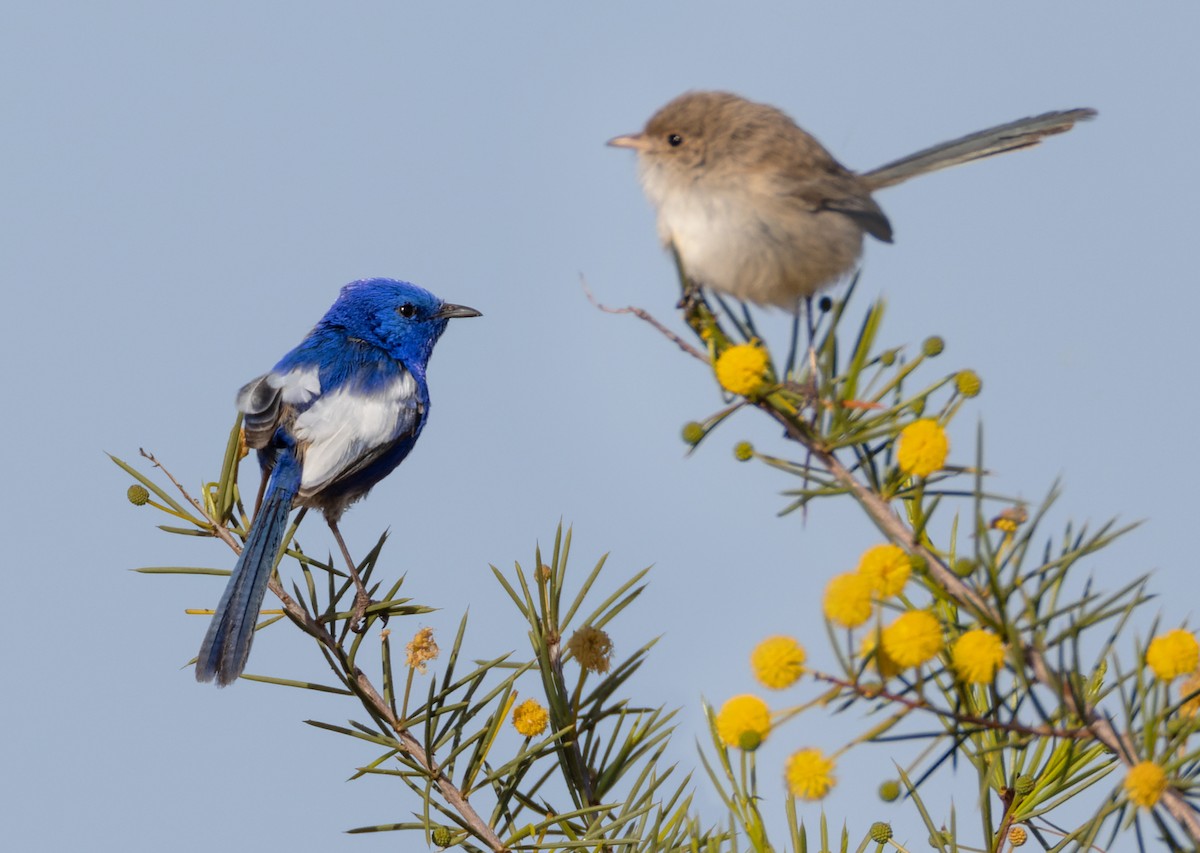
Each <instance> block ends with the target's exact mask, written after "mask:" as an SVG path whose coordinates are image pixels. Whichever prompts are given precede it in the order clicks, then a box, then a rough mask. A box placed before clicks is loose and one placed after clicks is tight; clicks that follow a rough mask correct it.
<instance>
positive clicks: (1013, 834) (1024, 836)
mask: <svg viewBox="0 0 1200 853" xmlns="http://www.w3.org/2000/svg"><path fill="white" fill-rule="evenodd" d="M1028 840H1029V833H1028V832H1027V831H1026V830H1025V827H1023V826H1014V827H1013V828H1012V829H1010V830H1009V831H1008V843H1009V844H1011V845H1012V846H1013V847H1024V846H1025V842H1026V841H1028Z"/></svg>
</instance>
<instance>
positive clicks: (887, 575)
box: [858, 544, 912, 598]
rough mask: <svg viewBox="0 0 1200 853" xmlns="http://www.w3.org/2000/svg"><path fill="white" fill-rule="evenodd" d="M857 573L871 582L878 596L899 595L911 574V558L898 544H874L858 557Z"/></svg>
mask: <svg viewBox="0 0 1200 853" xmlns="http://www.w3.org/2000/svg"><path fill="white" fill-rule="evenodd" d="M858 573H859V574H860V575H863V576H864V577H865V578H867V579H868V580H869V581H870V582H871V588H872V589H874V590H875V594H876V595H878V596H879V597H880V598H891V597H892V596H893V595H899V594H900V591H901V590H902V589H904V585H905V584H906V583H908V576H909V575H911V574H912V560H910V559H909V557H908V554H907V553H905V551H904V549H903V548H901V547H900V546H899V545H891V544H887V545H876V546H875V547H874V548H868V549H867V550H866V551H864V552H863V555H862V556H861V557H859V559H858Z"/></svg>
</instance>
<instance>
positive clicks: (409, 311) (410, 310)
mask: <svg viewBox="0 0 1200 853" xmlns="http://www.w3.org/2000/svg"><path fill="white" fill-rule="evenodd" d="M396 313H397V314H399V315H400V316H401V317H404V318H405V319H408V318H409V317H412V316H413V315H414V314H416V313H417V309H416V308H414V307H413V304H412V303H411V302H405V303H404V304H403V305H401V306H400V307H399V308H397V309H396Z"/></svg>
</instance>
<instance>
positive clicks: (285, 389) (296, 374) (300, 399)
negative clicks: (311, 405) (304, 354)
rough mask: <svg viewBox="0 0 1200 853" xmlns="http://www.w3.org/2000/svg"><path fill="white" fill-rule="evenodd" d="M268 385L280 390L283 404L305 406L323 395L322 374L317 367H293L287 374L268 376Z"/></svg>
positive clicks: (271, 374) (270, 374)
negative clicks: (314, 398)
mask: <svg viewBox="0 0 1200 853" xmlns="http://www.w3.org/2000/svg"><path fill="white" fill-rule="evenodd" d="M267 384H268V385H270V386H271V387H272V388H278V389H279V395H280V398H281V399H282V400H283V402H285V403H290V404H291V405H293V406H295V405H304V404H305V403H307V402H309V401H310V400H311V399H312V398H313V397H315V396H317V395H318V394H320V393H321V372H320V370H319V369H318V368H317V366H316V365H306V366H305V367H293V368H292V369H291V370H289V371H288V372H287V373H269V374H267Z"/></svg>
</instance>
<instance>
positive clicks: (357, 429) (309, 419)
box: [196, 278, 480, 687]
mask: <svg viewBox="0 0 1200 853" xmlns="http://www.w3.org/2000/svg"><path fill="white" fill-rule="evenodd" d="M478 316H480V314H479V312H478V311H476V310H475V309H474V308H467V307H465V306H463V305H453V304H450V303H448V302H442V300H440V299H438V298H437V297H436V296H434V295H433V294H432V293H430V292H429V291H427V290H424V289H423V288H420V287H417V286H416V285H414V284H409V283H408V282H404V281H396V280H393V279H385V278H374V279H367V280H364V281H356V282H352V283H350V284H348V285H346V286H345V287H343V288H342V292H341V294H340V295H339V296H338V299H337V301H336V302H334V303H333V306H332V307H331V308H330V309H329V311H328V312H327V313H326V314H325V316H324V317H322V318H321V321H320V322H319V323H317V325H316V326H315V327H314V328H313V330H312V331H311V332H309V333H308V336H307V337H306V338H305V339H304V340H303V341H301V342H300V344H299V346H297V347H296V348H295V349H293V350H292V351H291V352H289V353H288V354H287V355H285V356H284V357H283V358H282V359H281V360H280V361H279V363H278V364H276V365H275V367H274V368H273V369H272V370H271V372H270V373H266V374H264V375H262V376H260V377H258V378H257V379H254V380H252V381H251V382H248V383H247V384H246V385H245V386H244V387H243V388H242V389H241V391H239V392H238V396H237V406H238V409H239V410H240V411H241V412H242V414H243V416H244V417H243V425H244V428H245V432H246V443H247V445H249V446H250V447H253V448H255V449H256V450H258V456H259V462H260V464H261V465H262V468H263V472H264V476H269V480H268V482H267V485H266V490H265V492H264V495H263V498H262V502H261V506H260V508H259V510H258V512H257V513H256V515H255V517H254V521H253V523H252V524H251V526H250V532H249V535H248V536H247V538H246V543H245V546H244V547H243V549H242V553H241V556H239V557H238V560H237V564H236V565H235V566H234V568H233V574H232V575H231V576H230V578H229V584H228V586H226V587H225V593H224V595H222V596H221V602H220V604H218V605H217V610H216V613H215V614H214V616H213V620H212V624H211V625H210V626H209V628H208V634H207V635H206V636H205V638H204V644H203V645H202V646H201V647H200V654H199V657H198V658H197V661H196V680H197V681H213V680H215V681H216V682H217V684H218V685H219V686H222V687H223V686H225V685H227V684H231V683H233V682H234V681H235V680H237V678H238V676H239V675H241V673H242V670H243V669H245V666H246V659H247V658H248V657H249V655H250V644H251V642H253V640H254V626H255V623H256V621H257V619H258V613H259V609H260V608H261V606H262V601H263V596H264V595H265V593H266V590H267V581H268V580H269V579H270V577H271V571H272V568H273V566H274V563H275V557H276V554H277V553H278V551H279V547H280V545H281V543H282V541H283V535H284V531H285V529H286V528H287V521H288V516H289V514H290V513H291V510H292V508H293V507H294V506H299V507H311V508H313V509H319V510H321V512H322V513H324V515H325V519H326V521H327V522H328V523H329V527H330V529H331V530H332V531H333V534H334V537H335V538H336V539H337V541H338V545H339V546H340V547H341V550H342V554H343V556H344V557H345V558H346V561H347V563H348V564H349V566H350V573H351V576H352V578H353V579H354V581H355V584H356V586H357V587H358V608H357V609H358V611H359V615H361V612H362V611H363V610H365V607H366V604H367V596H366V591H365V589H364V588H363V586H362V582H361V581H360V580H359V578H358V574H357V571H356V570H355V566H354V561H353V560H352V559H351V558H350V555H349V553H348V551H347V549H346V545H345V542H344V541H343V540H342V536H341V533H340V532H339V530H338V526H337V524H338V519H340V518H341V515H342V513H343V512H344V511H345V510H346V507H348V506H349V505H350V504H352V503H354V502H355V501H356V500H358V499H359V498H361V497H363V496H364V495H366V494H367V492H369V491H370V490H371V487H372V486H374V485H375V484H376V483H378V482H379V481H380V480H382V479H383V478H384V477H386V476H387V475H388V474H390V473H391V472H392V471H393V469H395V467H396V466H397V465H399V464H400V463H401V462H402V461H403V460H404V457H406V456H407V455H408V454H409V451H411V450H412V448H413V445H414V444H415V443H416V441H417V437H418V436H420V434H421V430H422V429H423V428H424V426H425V421H426V419H427V418H428V416H429V386H428V384H427V383H426V380H425V369H426V366H427V365H428V364H429V356H430V355H431V354H432V353H433V347H434V344H436V343H437V340H438V338H439V337H441V335H442V332H443V331H445V329H446V323H447V322H448V321H449V320H450V319H451V318H454V317H478Z"/></svg>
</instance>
